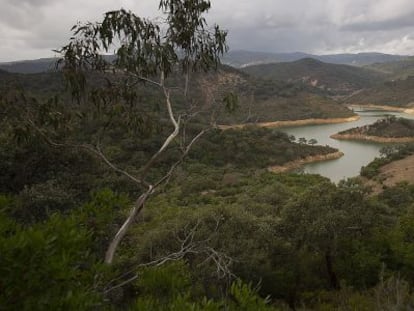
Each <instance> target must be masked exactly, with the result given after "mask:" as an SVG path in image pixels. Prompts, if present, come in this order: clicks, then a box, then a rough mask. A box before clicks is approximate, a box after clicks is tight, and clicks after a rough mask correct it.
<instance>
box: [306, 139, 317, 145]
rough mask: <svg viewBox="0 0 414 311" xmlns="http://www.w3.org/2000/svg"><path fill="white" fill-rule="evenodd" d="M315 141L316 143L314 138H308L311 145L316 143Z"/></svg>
mask: <svg viewBox="0 0 414 311" xmlns="http://www.w3.org/2000/svg"><path fill="white" fill-rule="evenodd" d="M317 143H318V141H317V140H316V139H315V138H311V139H309V140H308V144H309V145H312V146H313V145H316V144H317Z"/></svg>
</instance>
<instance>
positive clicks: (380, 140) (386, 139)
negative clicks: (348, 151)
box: [330, 134, 414, 144]
mask: <svg viewBox="0 0 414 311" xmlns="http://www.w3.org/2000/svg"><path fill="white" fill-rule="evenodd" d="M330 137H331V138H333V139H338V140H360V141H372V142H376V143H401V144H403V143H411V142H414V137H381V136H369V135H363V134H333V135H331V136H330Z"/></svg>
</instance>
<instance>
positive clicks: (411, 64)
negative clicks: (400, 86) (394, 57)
mask: <svg viewBox="0 0 414 311" xmlns="http://www.w3.org/2000/svg"><path fill="white" fill-rule="evenodd" d="M366 68H368V69H373V70H377V71H379V72H382V73H385V74H387V75H389V78H390V79H394V80H396V79H406V78H407V77H409V76H414V57H413V56H412V57H408V58H406V59H403V60H399V61H394V62H388V63H375V64H371V65H368V66H366Z"/></svg>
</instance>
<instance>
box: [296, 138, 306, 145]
mask: <svg viewBox="0 0 414 311" xmlns="http://www.w3.org/2000/svg"><path fill="white" fill-rule="evenodd" d="M306 142H307V140H306V138H305V137H299V139H298V143H299V144H301V145H304V144H306Z"/></svg>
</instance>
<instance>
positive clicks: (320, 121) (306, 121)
mask: <svg viewBox="0 0 414 311" xmlns="http://www.w3.org/2000/svg"><path fill="white" fill-rule="evenodd" d="M359 118H360V117H359V116H353V117H349V118H330V119H304V120H292V121H273V122H258V123H243V124H233V125H217V127H218V128H219V129H222V130H227V129H242V128H244V127H246V126H251V125H254V126H258V127H267V128H278V127H286V126H301V125H317V124H334V123H345V122H353V121H357V120H359Z"/></svg>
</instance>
